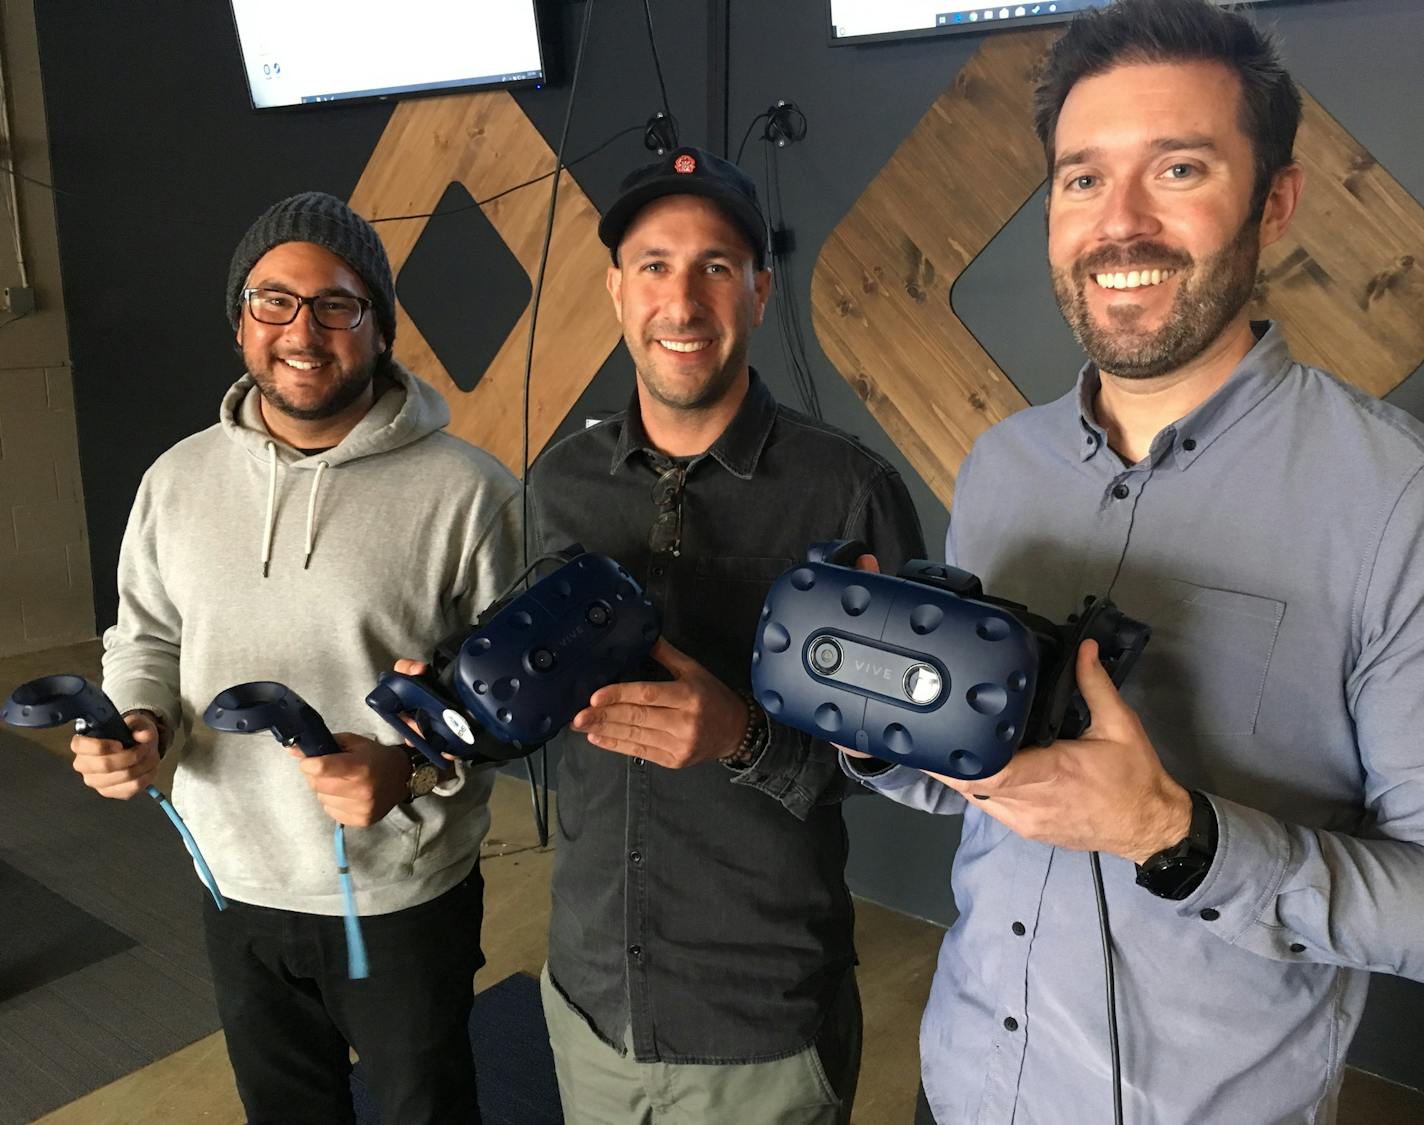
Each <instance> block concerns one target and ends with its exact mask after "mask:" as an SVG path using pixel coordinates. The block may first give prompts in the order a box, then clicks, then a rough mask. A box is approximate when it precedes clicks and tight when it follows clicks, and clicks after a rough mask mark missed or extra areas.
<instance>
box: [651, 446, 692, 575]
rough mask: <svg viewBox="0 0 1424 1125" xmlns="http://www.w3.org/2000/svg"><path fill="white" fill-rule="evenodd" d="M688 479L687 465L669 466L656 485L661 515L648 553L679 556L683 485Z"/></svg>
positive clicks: (657, 503)
mask: <svg viewBox="0 0 1424 1125" xmlns="http://www.w3.org/2000/svg"><path fill="white" fill-rule="evenodd" d="M686 480H687V466H686V465H669V466H668V467H667V468H666V469H664V470H663V471H662V472H661V473H659V474H658V481H657V483H656V484H655V485H653V503H654V504H655V505H656V506H657V515H656V516H654V517H653V528H652V530H651V531H650V532H649V533H648V550H650V551H652V553H653V554H655V555H676V554H677V553H678V549H679V548H680V547H681V546H682V486H683V483H684V482H685V481H686Z"/></svg>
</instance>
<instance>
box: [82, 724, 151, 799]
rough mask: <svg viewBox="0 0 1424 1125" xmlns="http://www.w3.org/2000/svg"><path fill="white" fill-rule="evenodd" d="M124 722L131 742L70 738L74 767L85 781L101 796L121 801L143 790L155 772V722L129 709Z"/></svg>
mask: <svg viewBox="0 0 1424 1125" xmlns="http://www.w3.org/2000/svg"><path fill="white" fill-rule="evenodd" d="M124 722H125V723H127V724H128V727H129V730H131V731H133V736H134V742H135V743H136V745H134V746H131V747H128V748H125V747H123V746H120V745H119V744H118V743H117V742H114V741H113V740H111V739H107V738H90V737H89V736H88V735H84V734H76V735H75V736H74V737H73V738H71V739H70V740H69V748H70V749H71V750H73V751H74V768H75V770H76V771H77V772H78V773H79V776H80V777H82V778H83V779H84V784H85V785H87V786H89V788H90V789H93V790H94V791H95V792H96V793H98V794H99V795H100V796H102V797H115V798H117V799H119V800H121V801H126V800H128V799H129V798H130V797H132V796H134V794H136V793H142V792H143V791H144V789H145V788H147V787H148V786H149V785H152V784H153V779H154V777H156V776H157V774H158V725H157V724H156V723H155V722H154V721H153V719H152V718H150V717H149V716H148V715H146V714H144V713H143V712H142V711H130V712H129V713H128V714H127V715H125V716H124Z"/></svg>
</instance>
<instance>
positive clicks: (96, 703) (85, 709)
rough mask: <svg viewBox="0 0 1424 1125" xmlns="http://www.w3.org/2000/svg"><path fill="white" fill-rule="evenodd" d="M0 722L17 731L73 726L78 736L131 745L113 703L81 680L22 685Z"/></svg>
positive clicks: (51, 678) (53, 678) (61, 677)
mask: <svg viewBox="0 0 1424 1125" xmlns="http://www.w3.org/2000/svg"><path fill="white" fill-rule="evenodd" d="M0 718H3V719H4V720H5V722H7V723H9V724H10V725H11V726H16V727H56V726H59V725H60V724H61V723H68V722H73V723H74V724H75V729H76V730H78V731H79V733H80V734H84V735H88V736H89V737H90V738H104V739H109V740H111V741H113V742H117V743H118V744H119V745H120V746H124V747H131V746H133V745H134V737H133V731H131V730H129V727H128V724H127V723H125V722H124V720H123V716H122V715H120V714H119V710H118V708H117V707H115V706H114V701H113V700H111V699H110V698H109V697H108V696H107V695H105V694H104V692H103V691H102V689H100V687H99V686H98V685H97V684H95V683H94V682H93V681H91V680H86V679H85V678H84V677H83V676H74V675H58V676H41V677H40V678H39V679H37V680H30V681H28V682H27V683H23V684H21V685H20V686H19V687H17V688H16V689H15V690H14V691H13V692H11V693H10V698H9V699H7V700H6V701H5V706H4V708H3V710H0Z"/></svg>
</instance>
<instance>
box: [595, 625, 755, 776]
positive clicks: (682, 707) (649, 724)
mask: <svg viewBox="0 0 1424 1125" xmlns="http://www.w3.org/2000/svg"><path fill="white" fill-rule="evenodd" d="M652 657H653V659H654V660H656V661H657V662H658V663H659V664H661V665H662V666H663V667H664V668H666V669H667V670H668V671H669V672H671V673H672V675H673V679H672V682H670V683H648V682H644V683H631V684H610V685H609V686H608V687H604V688H599V689H598V690H597V691H596V692H594V693H593V697H592V698H591V699H590V700H589V701H588V706H587V707H585V708H584V709H583V710H582V711H580V712H579V713H578V714H577V715H575V716H574V720H573V728H574V730H577V731H582V732H583V733H584V734H586V735H587V736H588V740H589V742H591V743H593V745H595V746H597V747H599V748H600V749H603V750H612V751H613V752H614V753H616V754H627V755H628V756H629V757H632V758H646V759H647V760H648V761H650V762H656V763H657V764H658V765H660V766H666V767H668V768H669V769H682V768H683V767H684V766H695V765H697V763H699V762H707V761H711V760H712V759H714V758H721V757H723V756H725V755H727V754H731V753H733V752H734V751H735V750H736V749H737V747H738V746H739V745H740V744H741V741H742V735H743V734H745V733H746V729H747V705H746V702H745V701H744V700H743V699H742V697H741V696H739V695H738V694H737V693H736V692H734V691H733V690H732V689H731V688H729V687H728V686H727V685H726V684H724V683H723V682H722V681H721V680H719V679H718V678H717V677H716V676H714V675H712V673H711V672H709V671H707V669H706V668H704V667H702V665H701V664H699V663H697V661H695V660H693V659H692V657H690V656H688V655H687V654H686V653H683V652H680V651H678V650H677V649H676V648H674V647H673V646H672V645H670V644H669V643H668V642H667V641H666V640H664V639H662V638H659V639H658V642H657V644H655V645H653V650H652Z"/></svg>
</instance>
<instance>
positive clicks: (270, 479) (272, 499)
mask: <svg viewBox="0 0 1424 1125" xmlns="http://www.w3.org/2000/svg"><path fill="white" fill-rule="evenodd" d="M276 511H277V443H276V442H274V441H269V442H268V443H267V524H266V526H265V527H264V528H263V530H262V577H263V578H266V577H267V570H268V567H269V565H270V564H271V562H272V522H273V520H272V517H273V516H274V515H275V514H276Z"/></svg>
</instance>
